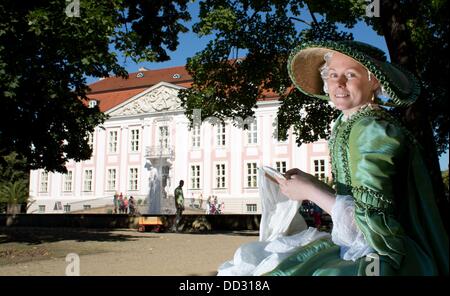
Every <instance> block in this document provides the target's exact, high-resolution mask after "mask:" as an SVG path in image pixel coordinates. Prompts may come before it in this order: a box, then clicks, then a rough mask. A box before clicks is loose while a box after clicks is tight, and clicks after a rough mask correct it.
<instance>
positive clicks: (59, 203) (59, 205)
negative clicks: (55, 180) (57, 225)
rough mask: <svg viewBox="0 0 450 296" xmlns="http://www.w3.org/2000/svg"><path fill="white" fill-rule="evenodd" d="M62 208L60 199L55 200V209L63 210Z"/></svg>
mask: <svg viewBox="0 0 450 296" xmlns="http://www.w3.org/2000/svg"><path fill="white" fill-rule="evenodd" d="M61 210H62V204H61V202H60V201H57V202H55V205H54V206H53V211H61Z"/></svg>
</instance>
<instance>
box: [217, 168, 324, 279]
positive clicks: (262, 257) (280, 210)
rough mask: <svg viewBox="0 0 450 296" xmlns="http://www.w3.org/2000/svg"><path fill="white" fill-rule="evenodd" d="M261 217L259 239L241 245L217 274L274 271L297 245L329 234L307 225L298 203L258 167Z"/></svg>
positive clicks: (252, 273)
mask: <svg viewBox="0 0 450 296" xmlns="http://www.w3.org/2000/svg"><path fill="white" fill-rule="evenodd" d="M258 185H259V196H260V198H261V209H262V217H261V223H260V234H259V241H256V242H251V243H247V244H243V245H241V246H240V247H239V248H238V249H237V250H236V252H235V254H234V257H233V259H232V260H230V261H227V262H225V263H223V264H222V265H221V266H220V267H219V269H218V274H217V275H219V276H226V275H231V276H239V275H261V274H264V273H266V272H269V271H271V270H273V269H274V268H275V267H277V266H278V265H279V264H280V263H281V262H282V261H283V260H284V259H285V258H286V257H288V256H289V255H291V254H292V253H293V252H294V251H295V250H296V249H297V248H298V247H300V246H305V245H307V244H309V243H310V242H312V241H314V240H317V239H319V238H322V237H329V236H330V234H329V233H326V232H320V231H318V230H317V229H315V228H312V227H309V228H307V225H306V222H305V220H304V219H303V217H302V216H301V215H300V214H299V213H298V209H299V207H300V202H298V201H293V200H290V199H289V198H287V197H286V196H284V195H283V194H282V193H281V192H280V189H279V186H278V184H276V183H274V182H272V181H270V180H269V179H268V178H266V177H265V172H264V170H263V169H260V170H259V184H258Z"/></svg>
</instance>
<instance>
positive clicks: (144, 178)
mask: <svg viewBox="0 0 450 296" xmlns="http://www.w3.org/2000/svg"><path fill="white" fill-rule="evenodd" d="M141 130H142V144H141V159H142V165H141V180H140V184H141V185H140V186H141V195H144V196H147V194H148V192H149V187H148V178H149V177H150V171H149V170H148V169H147V168H146V167H145V164H146V163H147V159H146V158H145V153H146V149H147V147H149V146H151V145H152V144H151V132H152V131H151V128H150V119H148V118H146V119H144V121H143V128H142V129H141Z"/></svg>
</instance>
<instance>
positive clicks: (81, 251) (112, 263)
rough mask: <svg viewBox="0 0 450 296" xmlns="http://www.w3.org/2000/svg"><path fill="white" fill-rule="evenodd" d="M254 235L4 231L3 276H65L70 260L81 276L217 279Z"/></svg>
mask: <svg viewBox="0 0 450 296" xmlns="http://www.w3.org/2000/svg"><path fill="white" fill-rule="evenodd" d="M256 240H258V233H257V232H254V231H244V232H227V233H224V232H222V233H208V234H193V233H151V232H146V233H139V232H137V231H136V230H132V229H121V230H91V229H89V230H88V229H74V228H70V229H64V228H0V275H65V271H66V268H67V265H68V264H69V263H68V262H66V260H65V259H66V256H67V254H69V253H76V254H78V255H79V258H80V274H81V275H215V274H216V270H217V268H218V267H219V265H220V264H222V263H223V262H224V261H226V260H229V259H231V258H232V257H233V254H234V252H235V250H236V248H237V247H238V246H240V245H241V244H243V243H246V242H250V241H256Z"/></svg>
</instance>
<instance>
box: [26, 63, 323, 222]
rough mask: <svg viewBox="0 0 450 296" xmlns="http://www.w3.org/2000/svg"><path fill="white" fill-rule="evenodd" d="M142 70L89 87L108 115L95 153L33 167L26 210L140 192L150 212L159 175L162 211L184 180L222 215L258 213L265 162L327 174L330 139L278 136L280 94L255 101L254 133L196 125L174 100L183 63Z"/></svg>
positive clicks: (192, 194) (189, 198) (187, 81)
mask: <svg viewBox="0 0 450 296" xmlns="http://www.w3.org/2000/svg"><path fill="white" fill-rule="evenodd" d="M139 70H140V71H139V72H136V73H130V74H129V79H122V78H118V77H109V78H104V79H100V80H99V81H97V82H95V83H92V84H91V85H90V88H91V91H90V93H89V96H88V97H89V98H90V99H91V100H90V101H89V103H88V104H89V106H91V107H92V106H94V105H98V106H99V108H100V110H101V111H102V112H105V113H106V114H108V115H109V119H107V120H106V121H105V122H104V124H103V125H102V126H98V127H97V128H96V129H95V131H94V133H93V134H92V136H91V137H90V139H89V141H90V143H91V145H92V147H93V154H92V157H91V158H90V159H89V160H86V161H81V162H74V161H70V162H68V163H67V166H66V167H67V170H68V172H67V174H60V173H49V172H46V171H44V170H34V171H31V173H30V197H31V198H32V200H34V202H33V203H32V205H31V206H30V207H29V210H28V212H29V213H65V212H77V211H90V210H92V211H93V210H94V209H96V208H98V209H107V208H111V206H112V205H113V196H114V194H115V193H116V192H117V193H122V194H123V195H124V196H128V197H129V196H133V197H134V199H135V200H136V201H137V202H138V203H139V204H140V205H141V209H145V208H146V207H147V206H148V204H149V195H150V194H149V193H150V191H151V186H152V184H153V180H156V179H157V181H158V182H159V184H160V192H161V196H160V198H161V200H162V201H161V214H165V213H173V211H174V208H173V201H171V200H173V192H174V189H175V188H176V187H177V186H178V183H179V181H180V180H184V181H185V185H184V187H183V191H184V196H185V202H186V205H187V206H188V207H191V208H193V209H198V210H199V211H204V209H205V208H206V203H207V199H208V197H209V196H216V197H217V202H218V203H219V204H222V205H223V208H222V212H223V213H237V214H255V213H261V206H260V205H261V203H260V198H259V195H258V168H259V167H261V166H263V165H267V166H271V167H273V168H276V169H277V170H279V171H281V172H285V171H286V170H288V169H290V168H295V167H297V168H299V169H301V170H304V171H306V172H309V173H311V174H315V175H316V176H318V177H319V178H326V177H328V176H329V175H330V167H329V156H328V147H327V142H326V141H324V140H321V141H318V142H316V143H312V144H303V145H301V146H300V147H297V145H296V143H295V138H294V135H293V134H292V132H291V131H290V133H289V137H288V139H287V140H286V141H278V140H277V139H275V138H274V136H273V135H274V128H275V127H274V124H273V123H274V122H275V121H276V116H277V110H278V107H279V101H278V98H277V97H275V96H272V97H271V96H268V97H265V98H264V99H261V100H259V101H258V103H257V105H258V108H256V109H255V120H254V121H253V122H251V123H250V124H249V129H248V130H243V129H241V128H239V127H236V126H234V125H233V124H232V123H231V122H229V123H226V124H215V125H212V124H211V123H210V122H206V121H205V122H203V123H202V124H201V125H197V126H195V127H193V128H192V129H190V128H189V121H188V119H187V117H186V116H185V115H184V110H183V108H182V107H181V105H180V101H179V99H178V97H177V94H178V91H179V90H180V89H184V88H189V87H190V85H191V83H192V78H191V77H190V75H189V74H188V73H187V71H186V70H185V68H184V67H172V68H166V69H160V70H147V69H143V68H141V69H139ZM200 111H201V110H200ZM155 178H156V179H155ZM150 200H151V199H150ZM144 211H145V210H144ZM105 212H106V211H105ZM141 212H142V210H141Z"/></svg>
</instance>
